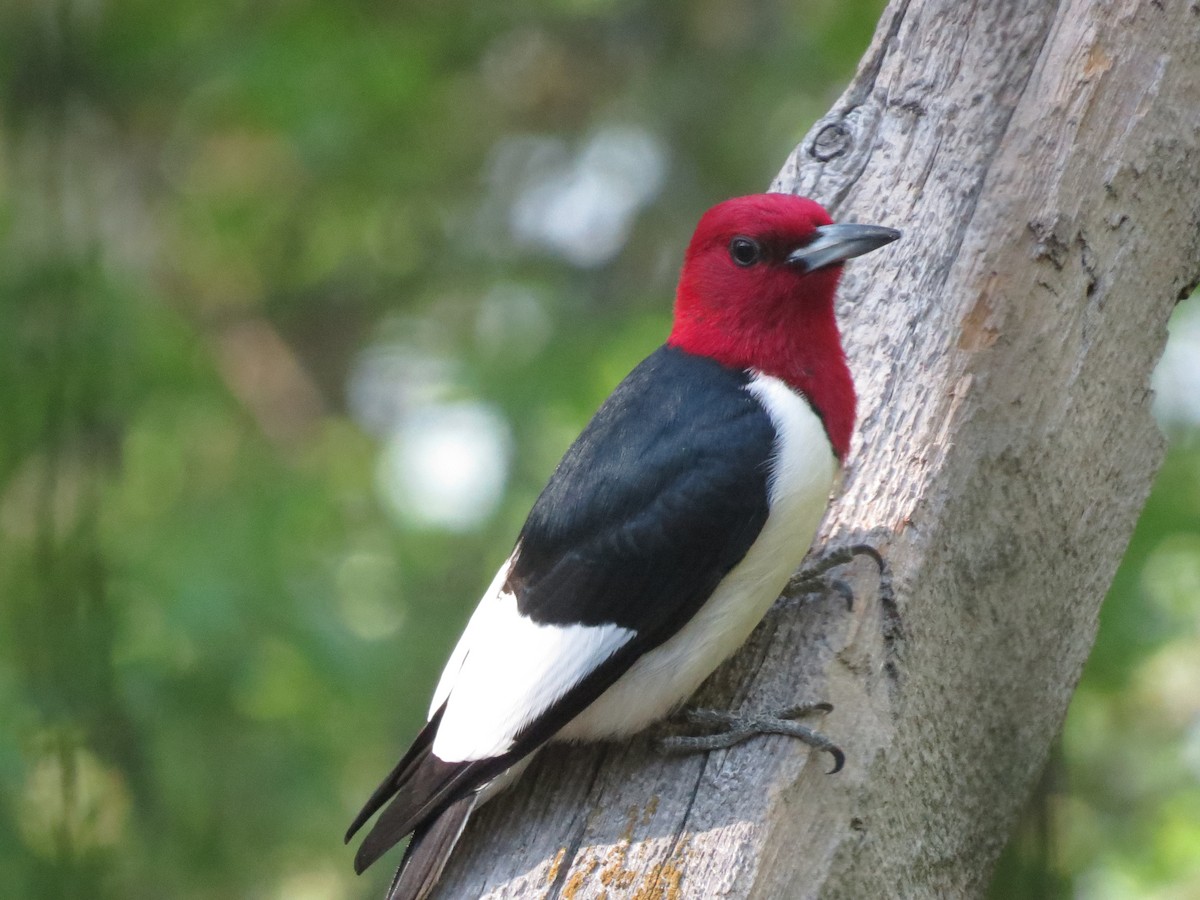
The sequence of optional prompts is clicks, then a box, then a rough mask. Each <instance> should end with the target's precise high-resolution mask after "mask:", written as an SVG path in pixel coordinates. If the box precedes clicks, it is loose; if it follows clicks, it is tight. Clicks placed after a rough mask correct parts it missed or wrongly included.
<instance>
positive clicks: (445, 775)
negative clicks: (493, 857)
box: [346, 706, 514, 896]
mask: <svg viewBox="0 0 1200 900" xmlns="http://www.w3.org/2000/svg"><path fill="white" fill-rule="evenodd" d="M444 710H445V707H444V706H443V707H442V709H439V710H438V711H437V713H435V714H434V716H433V718H431V719H430V720H429V722H428V724H426V726H425V727H424V728H422V729H421V733H420V734H418V735H417V737H416V740H414V741H413V745H412V746H411V747H409V748H408V752H407V753H405V754H404V758H403V759H401V760H400V762H398V763H397V764H396V767H395V768H394V769H392V771H391V772H390V773H389V774H388V776H387V778H385V779H384V780H383V783H382V784H380V785H379V787H378V788H376V789H375V793H373V794H372V795H371V797H370V799H369V800H367V803H366V805H365V806H364V807H363V808H362V811H361V812H359V814H358V815H357V816H356V817H355V818H354V821H353V822H352V823H351V825H350V829H349V830H348V831H347V832H346V842H347V843H349V842H350V839H351V838H352V837H354V835H355V833H356V832H357V831H358V830H359V829H360V828H362V826H363V824H364V823H366V821H367V819H369V818H371V816H373V815H374V814H375V813H376V812H378V810H379V809H380V808H381V807H382V806H383V805H384V804H385V803H386V804H387V808H386V809H384V810H383V813H382V814H381V815H380V816H379V818H378V819H376V820H375V824H374V825H372V826H371V830H370V831H369V832H368V833H367V836H366V838H364V839H363V842H362V845H361V846H360V847H359V848H358V853H357V854H356V855H355V857H354V871H356V872H358V873H359V874H360V875H361V874H362V873H363V872H364V871H366V869H367V867H368V866H369V865H371V864H372V863H373V862H375V860H377V859H379V857H381V856H383V854H384V853H386V852H387V851H388V850H390V849H391V848H392V847H394V846H395V845H396V844H398V843H399V842H400V841H402V840H404V838H405V836H406V835H407V834H408V833H409V832H412V831H415V832H416V834H415V835H414V837H413V841H412V842H411V843H410V845H409V851H408V853H407V854H406V856H405V860H406V862H405V863H402V864H401V869H403V868H404V867H405V865H406V864H407V860H408V859H409V857H410V856H413V855H414V854H419V855H420V856H422V857H426V856H427V857H428V859H429V860H430V862H429V863H428V864H425V866H424V868H425V870H426V871H433V874H434V877H436V874H437V872H438V871H440V870H441V864H442V863H444V862H445V860H444V858H443V857H442V856H439V855H438V854H435V853H433V852H432V848H433V847H434V846H435V845H442V844H444V847H445V850H444V852H445V853H449V852H450V848H451V847H453V846H454V841H456V840H458V833H459V831H461V830H462V826H463V825H464V824H465V823H466V821H467V816H468V815H470V812H471V809H472V808H474V805H475V790H476V788H478V787H479V786H480V785H482V784H484V783H486V782H488V781H490V780H491V779H492V778H494V777H495V776H496V775H498V774H499V773H500V772H502V771H504V769H506V768H508V766H509V765H511V764H512V763H513V761H514V760H513V758H512V756H511V755H505V756H497V757H492V758H490V759H481V760H471V761H468V762H444V761H443V760H440V759H438V758H437V757H436V756H435V755H434V754H433V739H434V736H435V735H436V734H437V729H438V725H439V724H440V723H441V721H442V712H443V711H444ZM389 800H391V802H390V803H388V801H389ZM467 801H469V803H468V802H467ZM456 810H457V811H456ZM455 816H457V817H458V819H457V821H458V826H457V827H458V831H454V832H453V834H451V835H450V836H449V837H447V835H448V834H449V833H450V831H451V829H450V826H449V824H448V823H449V822H452V821H454V820H455ZM435 838H436V839H435ZM420 844H429V845H430V848H431V850H430V851H429V852H426V851H421V850H420V847H419V845H420ZM414 847H416V848H417V849H416V850H414V849H413V848H414ZM432 862H437V863H438V864H437V866H436V867H435V866H433V865H432ZM399 880H400V881H405V883H407V882H406V879H399ZM430 884H432V880H431V881H430ZM401 896H405V895H401ZM413 896H418V895H416V894H414V895H413Z"/></svg>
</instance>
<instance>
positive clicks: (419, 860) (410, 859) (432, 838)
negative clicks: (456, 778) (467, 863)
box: [387, 792, 479, 900]
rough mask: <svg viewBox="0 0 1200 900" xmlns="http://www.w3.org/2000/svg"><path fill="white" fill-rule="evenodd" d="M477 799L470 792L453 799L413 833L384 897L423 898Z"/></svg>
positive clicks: (436, 876)
mask: <svg viewBox="0 0 1200 900" xmlns="http://www.w3.org/2000/svg"><path fill="white" fill-rule="evenodd" d="M478 799H479V795H478V794H476V793H474V792H472V793H470V794H468V795H467V796H465V797H463V798H462V799H461V800H455V801H454V802H453V803H451V804H450V805H449V806H447V807H446V808H445V809H444V810H442V812H441V813H439V814H438V817H437V818H436V819H434V820H433V821H432V822H428V823H427V824H424V825H422V826H420V827H419V828H418V829H417V830H416V831H415V832H413V836H412V840H411V841H409V842H408V849H407V850H405V851H404V859H403V861H401V863H400V868H398V869H397V870H396V877H395V878H393V879H392V886H391V887H390V888H389V889H388V895H387V900H425V897H427V896H428V894H429V892H430V890H432V889H433V886H434V885H435V884H436V883H437V880H438V878H440V877H441V874H442V869H444V868H445V867H446V860H448V859H449V858H450V853H451V851H452V850H454V845H455V844H457V843H458V839H459V837H460V836H461V835H462V832H463V828H465V827H466V825H467V819H469V818H470V817H471V813H472V812H473V811H474V809H475V804H476V803H477V802H478Z"/></svg>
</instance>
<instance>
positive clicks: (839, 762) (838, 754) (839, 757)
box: [825, 747, 846, 775]
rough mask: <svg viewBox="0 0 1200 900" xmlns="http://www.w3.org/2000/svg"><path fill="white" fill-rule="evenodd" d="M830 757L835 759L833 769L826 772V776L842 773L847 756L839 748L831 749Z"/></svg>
mask: <svg viewBox="0 0 1200 900" xmlns="http://www.w3.org/2000/svg"><path fill="white" fill-rule="evenodd" d="M829 755H830V756H832V757H833V768H832V769H830V770H829V771H828V772H826V773H825V774H826V775H836V774H837V773H838V772H840V771H842V766H844V765H846V754H845V753H843V752H842V751H841V748H839V747H830V748H829Z"/></svg>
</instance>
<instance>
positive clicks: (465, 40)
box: [0, 0, 1200, 898]
mask: <svg viewBox="0 0 1200 900" xmlns="http://www.w3.org/2000/svg"><path fill="white" fill-rule="evenodd" d="M881 6H882V3H881V2H880V0H854V2H835V0H805V2H801V3H784V2H765V3H753V2H749V0H701V2H698V3H696V2H682V0H673V2H658V3H651V2H639V0H518V2H514V3H509V4H480V3H467V2H463V0H443V2H439V3H436V4H435V3H377V2H363V0H360V2H351V3H340V4H335V3H319V2H314V0H293V2H267V3H248V2H234V0H177V2H175V3H171V4H151V3H148V2H146V0H110V2H95V0H87V2H85V0H59V2H50V0H45V2H38V0H24V2H21V0H18V2H16V3H11V4H7V5H4V6H3V7H0V98H2V99H0V103H2V106H0V884H2V885H4V894H5V895H6V896H13V897H30V898H68V897H70V898H73V897H80V896H88V897H92V898H108V897H111V898H139V897H145V898H161V897H178V898H218V897H264V898H265V897H287V898H307V897H312V898H326V897H328V898H340V897H352V896H370V895H371V892H372V890H378V889H380V888H381V885H382V884H383V882H384V881H386V878H387V875H388V873H387V872H386V871H378V872H373V873H372V875H371V876H368V878H366V879H364V880H357V881H356V879H355V878H354V877H353V875H351V874H350V853H349V851H348V850H346V849H345V848H343V847H342V846H341V833H342V830H343V828H344V826H345V825H346V824H347V823H348V821H349V819H350V817H351V816H352V814H353V813H354V812H355V811H356V810H357V807H358V805H359V803H360V802H361V801H362V799H363V798H364V797H365V796H366V794H367V793H368V792H369V791H370V789H371V788H372V787H373V786H374V783H375V781H376V780H377V778H378V777H379V776H380V775H381V774H382V773H383V772H385V771H386V770H387V769H388V768H389V767H390V765H391V763H392V761H393V759H394V757H395V755H396V753H397V751H398V750H399V749H400V748H401V747H402V745H403V743H404V741H405V739H406V738H407V737H408V736H410V735H411V734H412V733H413V731H414V730H415V728H416V727H417V725H418V724H419V722H420V721H421V720H422V717H423V712H424V706H425V702H426V699H427V696H428V693H429V691H430V690H431V688H432V684H433V681H434V679H435V677H436V673H437V671H438V669H439V667H440V664H441V662H442V661H443V659H444V657H445V654H446V653H447V652H448V648H449V646H450V645H451V644H452V642H453V639H454V637H455V635H456V634H457V633H458V630H459V629H460V627H461V625H462V623H463V622H464V620H465V617H466V615H467V614H468V612H469V610H470V608H471V607H472V606H473V605H474V602H475V601H476V600H477V598H478V597H479V595H480V593H481V591H482V589H483V587H484V586H485V585H486V584H487V582H488V581H489V579H490V575H491V572H492V571H493V570H494V568H495V566H496V565H497V564H498V563H499V562H500V560H501V559H502V558H503V557H504V556H505V555H506V553H507V551H508V550H509V548H510V544H511V541H512V538H513V536H514V535H515V532H516V530H517V528H518V527H519V524H520V521H521V518H522V515H523V513H524V512H525V510H526V509H527V508H528V505H529V503H530V502H531V500H532V498H533V497H534V496H535V495H536V492H537V490H538V488H539V487H540V484H541V482H542V481H543V480H544V478H545V477H546V475H547V474H548V472H549V471H550V469H551V468H552V466H553V464H554V462H555V460H556V459H557V456H558V454H559V453H561V451H562V450H563V449H564V448H565V446H566V444H567V442H568V441H569V440H570V438H571V437H572V436H573V434H574V432H575V431H576V430H577V429H578V428H579V427H581V426H582V424H583V423H584V422H585V421H586V419H587V417H588V416H589V415H590V413H591V411H592V410H593V409H594V408H595V406H596V405H597V404H598V403H599V401H600V400H601V399H602V398H603V396H604V395H605V394H606V393H607V391H608V390H609V389H610V388H611V387H612V385H613V384H614V383H615V382H616V380H617V379H619V378H620V377H621V375H623V374H624V372H625V371H626V370H627V369H628V368H629V367H630V366H631V365H632V364H633V363H635V362H636V361H637V360H638V359H639V358H640V357H641V356H642V355H644V354H645V353H647V352H648V351H649V350H650V349H652V348H653V347H654V346H656V344H657V343H659V342H660V341H661V339H662V337H663V335H664V334H665V330H666V327H667V322H668V315H669V303H670V297H671V294H672V290H673V282H674V276H675V273H676V266H677V261H678V259H679V256H680V253H681V251H682V248H683V245H684V243H685V241H686V239H687V237H688V235H689V233H690V230H691V227H692V224H693V223H694V221H695V219H696V218H697V217H698V215H699V213H700V212H702V211H703V209H704V208H706V207H707V206H708V205H710V204H711V203H712V202H714V201H716V200H718V199H721V198H723V197H726V196H731V195H734V194H738V193H747V192H752V191H755V190H761V189H762V188H763V187H764V186H765V185H766V184H767V183H768V181H769V180H770V178H771V177H772V176H773V175H774V173H775V172H776V171H777V170H778V168H779V166H780V165H781V163H782V161H783V159H784V158H785V156H786V155H787V153H788V152H790V150H791V149H792V147H793V146H794V145H795V143H796V142H797V141H798V140H799V139H800V137H801V136H802V135H803V133H804V131H805V130H806V129H807V127H808V126H809V124H811V122H812V121H813V120H814V119H815V118H816V117H817V116H818V115H819V114H821V113H822V112H823V111H824V110H825V109H826V108H827V106H828V104H829V102H830V101H831V100H832V99H833V98H834V97H835V96H836V94H837V92H838V90H839V89H840V86H841V85H842V84H844V82H845V80H846V79H847V78H848V77H849V75H850V73H851V72H852V71H853V66H854V64H855V62H856V61H857V59H858V57H859V55H860V54H861V52H862V50H863V49H864V48H865V46H866V43H867V41H868V39H869V37H870V34H871V32H872V30H873V27H874V23H875V20H876V17H877V15H878V12H879V9H880V8H881ZM613 129H616V130H617V131H616V133H618V134H619V133H626V134H627V133H628V132H629V130H630V129H633V130H634V131H635V132H636V133H637V134H640V135H642V137H643V138H644V137H645V136H646V135H649V136H650V139H651V141H652V145H653V147H656V148H658V149H657V151H656V152H657V154H658V156H657V159H659V161H660V162H661V163H662V172H661V179H660V181H659V182H656V183H655V187H654V189H653V190H652V191H651V192H650V193H651V194H652V196H648V197H646V198H645V199H644V202H642V203H641V205H640V206H638V208H637V210H636V212H635V214H633V215H631V216H630V217H629V220H628V229H627V231H625V232H623V233H622V234H621V238H622V239H621V240H620V241H619V251H618V252H616V253H615V254H613V255H611V256H609V257H606V258H605V259H603V260H601V261H599V262H593V263H591V264H588V265H578V264H573V263H572V262H571V261H570V260H569V259H567V258H565V257H564V256H563V255H562V254H561V253H556V252H553V250H552V249H548V248H547V247H546V246H544V245H538V244H537V243H536V242H533V243H531V242H530V241H528V240H522V239H519V237H518V236H514V231H513V228H512V227H511V224H512V222H511V215H510V214H511V210H512V208H513V204H514V203H515V202H516V199H515V198H516V194H517V193H519V191H518V188H519V187H520V186H519V185H514V183H513V180H512V179H513V177H514V176H513V173H514V172H516V173H517V174H518V175H519V176H520V177H521V178H525V177H530V178H534V182H536V177H535V176H536V175H537V173H538V169H537V166H536V165H535V163H536V162H537V160H538V159H539V158H541V157H539V156H538V154H543V155H545V154H549V157H552V158H554V159H558V160H560V161H561V160H564V159H565V160H570V159H572V158H581V157H582V156H586V153H587V150H588V148H589V147H594V146H595V142H596V141H597V139H598V137H599V136H603V135H606V134H612V133H614V132H613ZM621 129H625V132H621ZM526 157H528V158H526ZM514 159H515V160H516V162H515V163H514V162H513V160H514ZM635 168H636V167H635ZM547 171H549V169H547ZM530 172H532V173H533V174H532V175H530V174H529V173H530ZM518 180H519V178H518ZM650 180H651V181H653V179H650ZM535 186H536V184H535ZM497 284H501V285H505V286H506V290H508V291H509V294H513V293H515V294H516V295H518V296H519V297H522V298H526V299H525V301H523V303H524V305H522V304H517V305H515V306H513V305H511V304H510V305H504V304H503V303H500V304H499V305H497V302H498V301H497V300H496V297H497V295H496V294H495V293H494V290H495V285H497ZM503 296H507V295H502V296H501V299H503ZM528 298H533V301H532V306H531V305H530V303H529V302H528ZM497 310H499V312H497ZM396 348H399V350H397V349H396ZM389 354H390V355H389ZM405 354H407V356H405ZM397 357H399V358H400V362H401V363H405V360H407V362H406V363H405V364H406V365H408V367H409V368H408V369H404V368H403V367H402V368H401V370H400V373H401V374H400V382H399V383H400V387H401V388H402V389H403V388H404V385H405V384H406V382H405V380H404V379H405V378H406V377H408V378H409V380H410V381H412V382H413V387H412V396H409V401H411V402H413V403H416V402H417V401H419V400H420V396H421V391H423V390H424V391H427V392H428V391H432V392H434V393H435V394H436V399H438V401H439V402H465V403H474V404H476V405H479V404H483V405H484V406H485V407H486V408H487V409H489V410H493V411H498V412H499V415H500V417H501V421H502V424H503V429H502V431H503V432H504V433H505V434H507V435H508V438H507V440H508V442H509V446H510V447H511V457H510V459H511V464H510V465H509V466H508V469H507V478H506V480H505V485H506V487H505V490H504V492H503V495H502V497H501V498H500V500H499V503H498V505H497V506H496V507H495V508H494V509H490V510H489V511H487V514H486V515H483V516H482V517H481V518H478V519H476V520H473V521H472V522H471V523H470V525H469V527H460V526H455V527H444V526H437V525H435V524H431V523H430V522H429V521H427V520H422V519H421V518H420V517H419V516H413V515H411V514H409V515H406V514H404V512H403V510H402V509H401V510H400V511H399V512H397V511H396V510H395V509H393V508H392V507H391V506H389V504H388V503H386V502H385V501H384V499H382V496H381V491H380V482H379V476H378V472H379V471H380V459H381V453H382V452H383V445H384V444H385V443H386V441H387V435H386V433H383V432H381V431H380V429H379V428H378V427H373V425H372V419H371V416H370V415H369V414H364V412H363V409H364V408H366V409H368V412H369V404H368V406H367V407H363V406H362V405H361V404H360V405H358V406H356V404H355V403H354V402H353V396H354V383H355V382H354V378H355V373H356V372H360V373H361V371H362V370H363V367H364V366H368V367H369V365H370V364H371V362H372V360H374V361H375V362H376V363H378V361H379V360H380V359H383V360H384V361H385V362H386V361H387V360H388V359H394V358H397ZM430 367H432V368H433V369H436V371H437V372H439V373H441V374H439V376H438V378H437V379H434V380H433V381H432V382H431V383H429V384H426V383H425V382H424V381H423V380H422V379H423V378H425V377H426V375H423V374H422V373H426V374H427V370H428V369H429V368H430ZM405 372H408V373H409V375H408V376H405ZM400 393H401V394H402V395H404V396H408V395H407V394H404V390H401V391H400ZM414 397H415V398H416V399H415V400H414V399H413V398H414ZM385 399H386V398H385ZM375 425H376V426H377V425H378V423H375ZM1172 438H1173V443H1172V451H1171V456H1170V458H1169V460H1168V464H1167V466H1166V468H1165V469H1164V471H1163V473H1162V476H1161V479H1160V485H1159V488H1158V490H1157V491H1156V493H1155V495H1154V497H1153V498H1152V500H1151V502H1150V505H1149V507H1148V509H1147V511H1146V515H1145V517H1144V519H1143V521H1142V524H1141V526H1140V527H1139V530H1138V533H1137V535H1136V536H1135V539H1134V542H1133V545H1132V546H1131V549H1130V552H1129V555H1128V558H1127V560H1126V563H1125V566H1124V568H1123V569H1122V570H1121V573H1120V575H1119V576H1118V579H1117V582H1116V585H1115V586H1114V589H1113V593H1112V596H1111V597H1110V598H1109V601H1108V604H1107V606H1106V608H1105V613H1104V622H1103V627H1102V631H1101V636H1100V641H1099V643H1098V646H1097V650H1096V653H1095V656H1094V658H1093V661H1092V663H1091V665H1090V667H1089V669H1088V672H1087V676H1086V678H1085V681H1084V683H1083V685H1082V687H1081V689H1080V693H1079V696H1078V698H1077V700H1076V702H1075V705H1074V707H1073V709H1072V713H1071V717H1070V720H1069V721H1068V724H1067V728H1066V731H1065V734H1064V738H1063V741H1062V749H1061V752H1060V753H1059V754H1058V757H1057V759H1056V761H1055V763H1054V764H1053V765H1052V767H1051V770H1050V771H1051V776H1052V777H1049V778H1048V781H1047V785H1046V786H1045V787H1044V789H1043V790H1042V791H1041V792H1040V793H1039V799H1038V801H1037V803H1035V806H1034V810H1033V812H1032V813H1031V815H1030V818H1029V821H1028V823H1027V825H1026V826H1024V828H1023V830H1022V832H1021V833H1020V835H1019V837H1018V840H1017V841H1016V842H1015V844H1014V848H1013V849H1012V850H1011V851H1010V853H1009V854H1008V855H1007V857H1006V860H1005V862H1004V864H1003V865H1002V867H1001V872H1000V881H999V882H998V884H997V887H996V894H997V896H1014V895H1020V896H1033V895H1035V894H1041V895H1044V896H1067V895H1077V896H1089V897H1104V898H1109V897H1125V896H1129V897H1134V896H1151V895H1153V896H1162V897H1183V896H1200V849H1198V848H1200V786H1198V783H1197V777H1198V774H1200V730H1198V729H1197V722H1198V721H1200V664H1198V663H1197V660H1198V659H1200V639H1198V636H1197V610H1198V606H1197V603H1196V598H1197V593H1198V591H1200V517H1198V515H1197V510H1200V479H1198V478H1197V471H1198V468H1200V449H1198V444H1197V441H1196V438H1195V430H1194V426H1186V425H1178V426H1176V427H1175V433H1174V434H1173V435H1172ZM933 814H936V812H935V811H931V815H933Z"/></svg>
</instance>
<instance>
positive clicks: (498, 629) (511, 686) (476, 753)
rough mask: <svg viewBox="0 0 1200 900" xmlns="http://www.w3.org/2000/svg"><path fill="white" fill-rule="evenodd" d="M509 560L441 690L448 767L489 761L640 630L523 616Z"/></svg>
mask: <svg viewBox="0 0 1200 900" xmlns="http://www.w3.org/2000/svg"><path fill="white" fill-rule="evenodd" d="M515 555H516V552H515V551H514V556H513V557H510V558H509V560H508V562H506V563H505V564H504V565H503V566H501V567H500V571H499V572H498V573H497V575H496V577H495V578H494V579H493V580H492V584H491V587H490V588H489V589H488V593H487V594H486V595H484V598H483V600H482V601H481V602H480V604H479V608H478V609H476V610H475V613H474V614H473V615H472V616H471V620H470V621H469V622H468V623H467V627H466V630H465V631H464V632H463V636H462V637H461V638H460V639H459V642H458V646H456V647H455V648H454V653H453V654H451V656H450V661H449V663H447V664H446V669H445V671H444V672H443V673H442V677H441V680H440V681H439V682H438V686H437V690H436V691H435V692H434V698H433V706H432V708H431V711H430V716H431V717H432V715H433V713H434V712H436V711H437V709H438V707H440V706H441V705H442V703H443V702H445V703H446V712H445V713H444V714H443V715H442V721H441V724H440V725H439V726H438V732H437V736H436V737H435V738H434V740H433V753H434V755H435V756H437V758H438V759H441V760H444V761H446V762H464V761H467V760H475V759H487V758H489V757H492V756H498V755H500V754H501V753H504V752H506V751H507V750H509V749H510V748H511V747H512V742H513V738H514V737H515V736H516V734H517V732H519V731H520V730H521V729H522V728H523V727H524V726H525V725H527V724H529V723H530V722H531V721H533V720H534V719H536V718H537V717H538V716H539V715H540V714H541V713H543V712H545V711H546V710H547V709H549V708H550V706H551V705H552V704H553V703H554V702H555V701H556V700H558V699H559V698H560V697H562V696H563V694H565V693H566V692H567V691H568V690H570V689H571V688H572V687H574V686H575V685H576V684H578V683H579V682H580V681H582V680H583V679H584V678H586V677H587V675H588V674H589V673H590V672H592V670H594V669H595V668H596V667H597V666H598V665H600V664H601V663H602V662H604V660H606V659H608V658H609V657H610V656H612V655H613V653H615V652H616V651H617V650H619V649H620V648H621V647H622V646H624V645H625V644H627V643H628V642H629V641H630V640H631V639H632V638H633V636H634V634H635V632H633V631H631V630H629V629H627V628H619V627H617V626H616V625H565V626H564V625H542V624H539V623H537V622H534V621H533V620H532V619H529V618H526V617H525V616H523V615H521V613H520V612H519V611H518V610H517V599H516V597H514V596H513V595H512V594H510V593H507V592H505V591H504V590H503V585H504V582H505V580H506V578H507V576H508V570H509V568H510V567H511V566H512V560H513V558H514V557H515Z"/></svg>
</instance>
